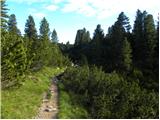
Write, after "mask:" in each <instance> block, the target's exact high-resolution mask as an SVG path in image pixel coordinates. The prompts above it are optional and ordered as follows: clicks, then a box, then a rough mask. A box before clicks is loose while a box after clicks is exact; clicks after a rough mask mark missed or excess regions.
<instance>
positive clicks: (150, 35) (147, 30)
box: [144, 14, 156, 69]
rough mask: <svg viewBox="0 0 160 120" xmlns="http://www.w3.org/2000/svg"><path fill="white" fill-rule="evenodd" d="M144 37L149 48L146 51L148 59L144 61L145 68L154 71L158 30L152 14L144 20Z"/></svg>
mask: <svg viewBox="0 0 160 120" xmlns="http://www.w3.org/2000/svg"><path fill="white" fill-rule="evenodd" d="M144 37H145V41H146V42H145V43H146V47H147V49H146V51H145V52H146V53H145V54H146V55H145V56H146V59H145V60H144V62H145V67H146V68H148V69H153V54H154V49H155V47H156V29H155V24H154V19H153V16H152V15H150V14H149V15H147V16H146V18H145V19H144Z"/></svg>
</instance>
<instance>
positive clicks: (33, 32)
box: [24, 15, 38, 39]
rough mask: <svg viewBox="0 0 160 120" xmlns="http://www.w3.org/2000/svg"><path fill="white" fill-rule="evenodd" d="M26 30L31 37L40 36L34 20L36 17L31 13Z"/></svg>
mask: <svg viewBox="0 0 160 120" xmlns="http://www.w3.org/2000/svg"><path fill="white" fill-rule="evenodd" d="M24 32H25V34H26V35H27V37H28V38H29V39H37V37H38V35H37V30H36V27H35V22H34V19H33V17H32V16H31V15H30V16H28V19H27V21H26V24H25V30H24Z"/></svg>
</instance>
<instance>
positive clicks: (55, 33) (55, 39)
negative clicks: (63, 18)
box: [51, 29, 58, 43]
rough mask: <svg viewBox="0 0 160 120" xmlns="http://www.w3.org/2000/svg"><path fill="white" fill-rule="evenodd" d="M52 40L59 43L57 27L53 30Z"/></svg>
mask: <svg viewBox="0 0 160 120" xmlns="http://www.w3.org/2000/svg"><path fill="white" fill-rule="evenodd" d="M51 40H52V42H54V43H58V36H57V32H56V30H55V29H54V30H53V32H52V35H51Z"/></svg>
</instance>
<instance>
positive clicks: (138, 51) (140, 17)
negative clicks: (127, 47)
mask: <svg viewBox="0 0 160 120" xmlns="http://www.w3.org/2000/svg"><path fill="white" fill-rule="evenodd" d="M146 16H147V12H146V11H144V12H141V11H140V10H137V13H136V20H135V22H134V27H133V40H134V41H133V62H134V65H135V66H136V67H138V68H140V69H141V68H143V67H144V66H145V63H144V61H143V60H144V58H146V51H147V43H146V40H145V37H144V36H145V35H144V34H145V33H144V19H145V18H146Z"/></svg>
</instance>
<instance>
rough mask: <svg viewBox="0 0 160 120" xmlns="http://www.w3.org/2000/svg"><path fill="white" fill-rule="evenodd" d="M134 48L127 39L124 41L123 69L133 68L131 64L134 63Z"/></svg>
mask: <svg viewBox="0 0 160 120" xmlns="http://www.w3.org/2000/svg"><path fill="white" fill-rule="evenodd" d="M131 53H132V49H131V46H130V43H129V42H128V41H127V39H126V38H125V40H124V41H123V43H122V69H124V71H129V70H130V69H131V64H132V55H131Z"/></svg>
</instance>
